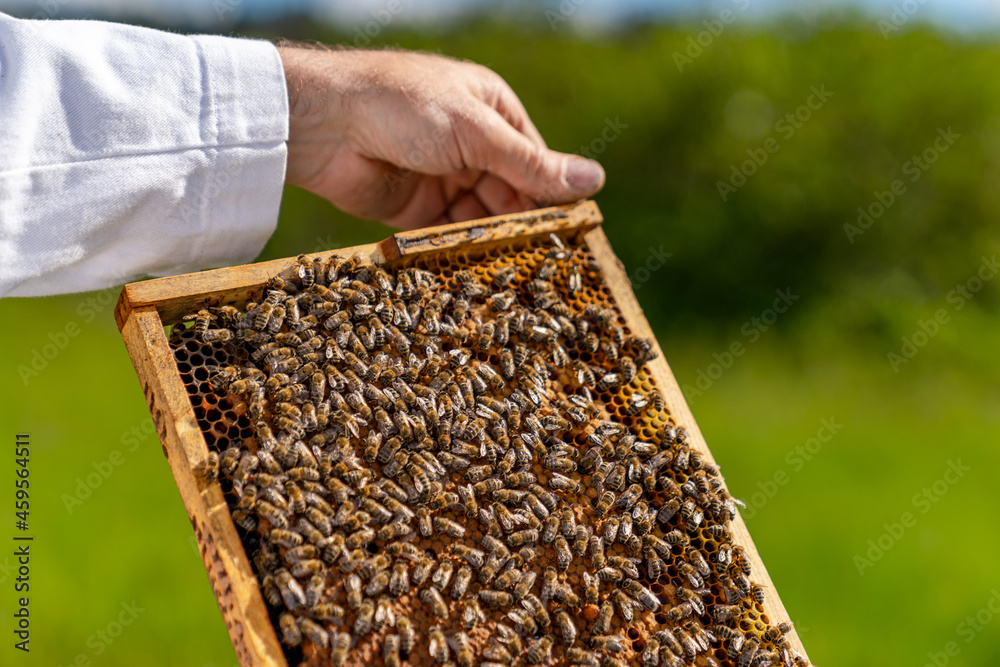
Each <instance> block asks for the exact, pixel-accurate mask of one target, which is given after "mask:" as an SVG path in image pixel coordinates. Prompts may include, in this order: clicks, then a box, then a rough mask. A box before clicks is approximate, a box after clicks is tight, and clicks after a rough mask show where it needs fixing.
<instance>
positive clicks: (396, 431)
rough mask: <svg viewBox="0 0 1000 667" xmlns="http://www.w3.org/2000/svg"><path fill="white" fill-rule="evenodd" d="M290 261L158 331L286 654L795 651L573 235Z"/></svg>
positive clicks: (730, 513) (599, 661) (720, 501)
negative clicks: (286, 271)
mask: <svg viewBox="0 0 1000 667" xmlns="http://www.w3.org/2000/svg"><path fill="white" fill-rule="evenodd" d="M295 273H296V275H294V276H285V277H276V278H275V279H274V280H272V281H271V282H270V283H269V284H268V285H262V286H261V290H260V292H259V294H255V295H254V296H255V297H256V301H253V302H251V303H248V304H247V305H246V306H245V308H243V309H242V310H239V311H237V310H236V309H234V308H231V307H223V308H208V309H206V310H202V311H200V312H199V313H197V314H192V315H191V316H190V317H189V318H186V319H187V320H188V323H181V324H178V325H175V326H174V327H173V328H172V330H171V334H170V345H171V349H172V351H173V354H174V357H175V359H176V362H177V367H178V370H179V372H180V374H181V378H182V380H183V382H184V385H185V387H186V388H187V390H188V392H189V395H190V398H191V402H192V405H193V407H194V412H195V415H196V417H197V419H198V423H199V425H200V427H201V429H202V431H203V433H204V435H205V439H206V442H207V444H208V447H209V451H210V452H212V453H213V454H212V455H211V456H210V463H209V465H207V466H204V467H202V468H200V469H199V470H197V471H196V473H197V474H199V475H201V476H202V477H203V478H205V479H206V480H207V481H208V482H211V483H214V482H216V481H217V482H218V483H219V484H221V487H222V490H223V492H224V495H225V497H226V499H227V502H228V504H229V506H230V509H231V510H232V512H233V516H234V520H235V523H236V525H237V527H238V531H239V532H240V535H241V538H242V539H243V542H244V546H245V548H246V551H247V554H248V556H250V557H251V560H252V562H253V563H254V567H255V572H256V574H257V576H258V578H259V581H260V582H261V586H262V590H263V594H264V597H265V599H266V600H267V601H268V605H269V611H270V613H271V617H272V622H273V623H274V626H275V629H276V631H277V632H278V635H279V637H281V638H282V641H283V648H284V649H285V652H286V656H287V658H288V661H289V664H292V665H303V666H312V665H329V664H333V665H340V664H349V665H361V664H372V663H374V664H385V665H398V664H401V663H408V664H412V665H418V664H432V663H434V662H438V663H445V664H458V665H460V666H461V667H465V666H466V665H472V664H477V663H478V664H484V665H489V666H490V667H493V666H494V665H498V664H500V665H502V664H545V665H550V664H553V665H554V664H573V663H576V664H585V665H595V666H596V665H624V664H639V662H640V661H641V662H642V663H643V664H645V665H647V666H652V665H660V664H663V665H667V666H668V667H669V666H677V665H739V666H740V667H748V666H749V665H753V666H754V667H762V666H764V665H781V664H784V665H788V666H789V667H791V666H792V665H805V664H808V663H807V662H806V660H805V659H804V658H803V657H802V656H801V655H799V654H797V653H796V652H795V651H794V650H793V649H791V647H790V646H789V644H788V642H787V640H786V639H785V638H784V634H785V633H786V632H787V631H788V630H789V626H788V625H787V624H781V625H777V626H776V625H772V624H771V623H770V620H769V618H768V616H767V614H766V613H765V610H764V608H763V606H762V596H761V594H760V589H759V587H758V586H757V585H756V584H754V583H752V581H751V579H750V577H751V576H752V573H751V572H750V569H749V561H748V559H747V558H746V556H745V554H744V553H742V551H741V549H740V547H738V546H734V545H732V544H731V542H730V539H731V533H730V529H729V524H730V522H731V520H732V519H733V518H734V517H735V501H734V499H732V498H730V497H729V495H728V493H727V492H726V491H725V489H724V487H723V485H722V481H721V477H719V475H718V470H717V469H715V468H714V466H712V465H710V464H709V463H708V462H706V461H703V460H702V458H701V456H700V455H699V453H698V452H697V451H695V450H694V449H693V448H691V447H690V446H689V444H688V442H687V434H686V432H685V430H684V428H683V425H680V424H677V423H675V421H674V419H673V418H672V417H671V414H670V412H669V408H668V406H666V405H665V404H664V400H663V397H662V395H661V394H660V392H659V390H658V389H657V387H656V383H655V380H654V378H653V376H652V375H651V373H650V372H649V371H648V370H647V368H646V367H645V362H646V361H648V359H649V358H650V356H651V354H653V353H652V350H653V349H655V348H654V346H653V345H652V344H651V343H650V342H648V341H642V340H640V339H637V338H635V337H633V335H632V332H630V331H629V329H628V327H627V324H626V322H625V321H624V319H623V318H622V317H621V314H620V312H619V311H618V310H617V308H616V306H615V304H614V301H613V299H612V297H611V295H610V292H609V291H608V289H607V287H606V286H605V281H604V277H603V275H602V274H601V271H600V267H599V265H598V264H597V262H596V261H595V260H594V258H593V257H592V256H591V255H590V254H589V252H588V250H587V247H586V246H585V245H583V244H582V243H580V242H578V241H577V240H574V239H573V238H571V237H566V236H564V237H560V236H556V235H550V236H549V237H547V238H546V237H528V238H520V239H515V240H510V241H505V242H496V243H493V244H491V245H489V246H485V245H484V246H471V247H467V248H464V249H459V250H458V251H450V252H448V253H438V254H432V255H418V256H416V257H415V258H406V257H404V258H402V259H401V260H399V261H397V262H396V263H395V264H394V265H393V266H391V267H390V266H385V267H374V266H371V265H370V264H367V263H365V262H362V261H361V260H360V259H358V258H356V257H355V258H351V259H349V260H342V259H340V258H336V259H334V260H332V262H331V264H330V265H325V264H320V263H319V262H316V263H312V262H309V261H308V260H306V259H304V258H300V260H299V264H298V266H297V270H296V272H295ZM363 286H364V287H363ZM498 295H499V296H498ZM293 302H296V304H298V305H301V312H299V313H297V314H295V315H292V314H291V313H290V312H289V311H290V310H292V309H293V308H298V305H293ZM508 302H509V303H508ZM320 304H326V305H320ZM285 306H287V308H286V307H285ZM307 306H308V307H307ZM379 306H381V308H379ZM406 306H410V307H411V310H412V315H414V317H411V318H409V319H410V320H412V321H411V322H407V317H406V316H405V315H401V314H400V310H399V309H400V308H401V307H402V308H403V309H404V310H405V308H406ZM307 313H308V314H307ZM393 313H395V314H393ZM327 318H329V319H327ZM373 318H375V319H378V320H379V321H380V322H382V324H383V325H388V324H389V323H392V326H396V331H395V332H392V331H390V330H388V329H385V330H381V327H380V326H379V324H378V322H376V321H375V319H373ZM502 320H507V322H506V324H504V323H503V322H502ZM501 329H504V330H506V331H507V334H506V336H505V335H504V334H503V333H498V330H501ZM397 334H402V335H403V336H404V337H405V338H404V339H399V338H398V337H397ZM331 341H332V342H331ZM295 343H297V345H293V344H295ZM282 349H285V350H288V351H287V352H281V351H280V350H282ZM276 350H278V352H276ZM352 357H353V358H352ZM289 359H292V360H294V361H292V362H289ZM512 361H513V362H514V363H513V365H512ZM373 367H374V370H373ZM489 368H492V369H494V370H495V372H494V373H489ZM302 371H306V372H305V373H303V372H302ZM317 373H318V374H319V375H322V376H323V377H322V378H319V377H316V376H317ZM400 379H402V380H403V382H404V385H399V384H398V382H399V381H400ZM473 380H475V382H473ZM406 383H408V385H406ZM406 386H409V387H410V389H411V390H413V391H414V392H416V393H415V394H414V395H407V394H406ZM282 391H284V393H281V392H282ZM351 393H355V394H357V395H358V396H360V397H361V398H362V400H360V401H359V400H357V398H356V397H355V398H353V399H352V400H351V401H347V400H345V398H344V397H345V396H348V395H349V394H351ZM366 396H367V397H368V398H365V397H366ZM428 399H431V401H430V402H431V404H432V405H431V408H435V407H436V410H430V411H429V410H428V409H427V405H428ZM463 399H465V406H464V407H462V406H461V403H460V402H461V401H462V400H463ZM435 402H436V406H435V405H433V404H434V403H435ZM449 403H450V406H449V405H448V404H449ZM307 404H311V407H308V408H307V407H306V405H307ZM303 408H305V409H306V413H307V414H303ZM379 410H382V412H381V414H379ZM431 412H435V414H434V418H433V419H432V418H431ZM400 415H406V416H405V417H402V416H400ZM414 416H416V418H414ZM387 417H388V419H386V418H387ZM392 417H396V419H395V420H393V419H392ZM418 422H419V423H418ZM444 422H448V423H449V424H450V431H449V429H448V428H446V427H445V426H444V425H443V424H444ZM299 443H301V444H299ZM485 466H489V468H486V467H485ZM305 468H308V469H309V470H304V469H305ZM477 485H478V486H477ZM470 488H471V493H470V491H469V490H470ZM507 492H513V493H507ZM303 496H305V497H306V500H303V499H302V498H303ZM470 496H471V497H472V498H473V499H474V503H472V504H475V505H476V507H475V508H472V507H470V506H469V505H470V503H469V497H470ZM529 496H530V497H534V498H535V500H532V499H531V498H530V497H529ZM539 505H541V506H539ZM390 508H391V509H390ZM369 510H370V511H369ZM320 515H322V516H320ZM375 515H379V516H375ZM324 517H325V518H324ZM400 526H405V527H400ZM276 529H277V530H276ZM368 529H370V530H371V532H370V533H369V532H366V531H367V530H368ZM282 531H284V532H282ZM531 531H536V533H532V532H531ZM397 532H398V534H397ZM288 533H294V535H293V536H289V535H288ZM515 535H516V537H514V536H515ZM338 536H341V537H345V536H346V537H347V541H348V542H349V543H350V544H349V545H345V546H343V547H340V548H338V545H339V544H340V543H341V539H340V537H338ZM352 538H353V539H352ZM310 545H311V546H310ZM331 545H332V546H331ZM354 545H356V546H354ZM498 545H499V546H498ZM352 546H354V549H356V550H355V551H354V552H353V553H349V552H350V551H351V547H352ZM314 547H315V548H314ZM470 550H472V551H470ZM447 564H450V567H451V569H450V572H449V571H448V568H449V566H448V565H447ZM427 568H430V569H427ZM404 571H405V576H404ZM420 571H426V572H428V574H426V578H422V577H420V575H419V574H418V572H420ZM532 576H534V579H533V580H532V579H531V577H532ZM418 579H420V582H419V583H417V580H418ZM460 581H467V586H466V588H465V589H464V590H463V587H462V584H460V583H459V582H460ZM404 583H408V586H404V585H403V584H404ZM518 584H522V586H520V587H519V586H518ZM348 589H351V590H350V591H349V590H348ZM431 589H433V590H435V591H438V592H437V594H436V595H435V594H434V593H430V592H428V591H430V590H431ZM359 590H360V595H359ZM506 596H509V598H508V597H506ZM435 598H437V599H435ZM442 605H443V608H442ZM609 611H610V615H609V613H608V612H609ZM373 612H374V614H373ZM602 624H603V627H602Z"/></svg>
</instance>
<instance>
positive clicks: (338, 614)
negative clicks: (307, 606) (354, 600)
mask: <svg viewBox="0 0 1000 667" xmlns="http://www.w3.org/2000/svg"><path fill="white" fill-rule="evenodd" d="M345 613H346V612H345V611H344V608H343V607H341V606H340V605H338V604H333V603H332V602H323V603H320V604H317V605H316V606H314V607H312V615H313V616H314V617H315V618H316V619H318V620H320V621H335V620H339V619H342V618H344V614H345Z"/></svg>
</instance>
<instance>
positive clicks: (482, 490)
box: [472, 477, 503, 497]
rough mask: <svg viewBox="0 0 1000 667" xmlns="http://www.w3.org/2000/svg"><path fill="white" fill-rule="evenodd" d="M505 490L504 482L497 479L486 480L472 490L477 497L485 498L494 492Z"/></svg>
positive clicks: (474, 485)
mask: <svg viewBox="0 0 1000 667" xmlns="http://www.w3.org/2000/svg"><path fill="white" fill-rule="evenodd" d="M501 488H503V482H502V481H501V480H499V479H496V478H495V477H493V478H490V479H485V480H483V481H481V482H479V483H477V484H473V485H472V490H473V492H474V493H475V494H476V495H477V496H482V497H485V496H487V495H489V494H491V493H493V492H494V491H499V490H500V489H501Z"/></svg>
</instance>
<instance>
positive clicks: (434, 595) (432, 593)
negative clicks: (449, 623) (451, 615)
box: [419, 588, 448, 620]
mask: <svg viewBox="0 0 1000 667" xmlns="http://www.w3.org/2000/svg"><path fill="white" fill-rule="evenodd" d="M419 595H420V599H421V601H423V603H424V604H426V605H427V606H429V607H430V608H431V612H432V613H433V614H434V615H435V616H436V617H437V618H439V619H441V620H445V619H447V618H448V605H446V604H445V602H444V598H442V597H441V593H439V592H438V589H437V588H422V589H420V593H419Z"/></svg>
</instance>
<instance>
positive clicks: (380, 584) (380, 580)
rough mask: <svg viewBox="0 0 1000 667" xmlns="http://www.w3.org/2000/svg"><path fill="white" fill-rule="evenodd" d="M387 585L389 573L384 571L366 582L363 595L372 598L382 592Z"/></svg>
mask: <svg viewBox="0 0 1000 667" xmlns="http://www.w3.org/2000/svg"><path fill="white" fill-rule="evenodd" d="M388 585H389V573H388V572H386V571H385V570H383V571H381V572H379V573H378V574H376V575H375V576H374V577H372V578H371V580H370V581H369V582H368V585H367V586H365V595H367V596H368V597H374V596H376V595H378V594H379V593H381V592H382V591H384V590H385V589H386V587H387V586H388Z"/></svg>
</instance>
